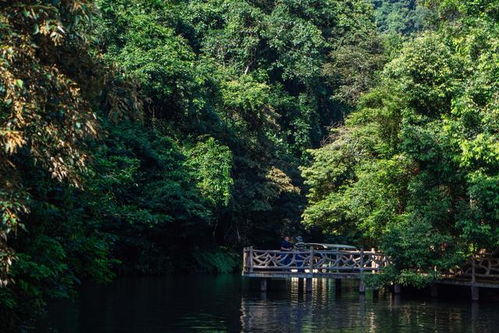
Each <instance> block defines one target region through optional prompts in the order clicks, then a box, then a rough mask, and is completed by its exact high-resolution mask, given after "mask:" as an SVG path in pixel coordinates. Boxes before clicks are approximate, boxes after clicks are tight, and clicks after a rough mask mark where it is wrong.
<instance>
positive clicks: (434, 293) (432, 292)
mask: <svg viewBox="0 0 499 333" xmlns="http://www.w3.org/2000/svg"><path fill="white" fill-rule="evenodd" d="M430 295H431V297H438V287H437V285H436V284H432V285H431V286H430Z"/></svg>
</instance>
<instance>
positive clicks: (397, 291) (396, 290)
mask: <svg viewBox="0 0 499 333" xmlns="http://www.w3.org/2000/svg"><path fill="white" fill-rule="evenodd" d="M393 293H394V294H395V295H399V294H400V284H394V285H393Z"/></svg>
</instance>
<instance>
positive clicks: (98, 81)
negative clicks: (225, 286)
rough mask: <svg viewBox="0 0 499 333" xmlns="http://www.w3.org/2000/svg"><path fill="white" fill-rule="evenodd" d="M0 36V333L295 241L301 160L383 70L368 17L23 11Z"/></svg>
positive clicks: (100, 8)
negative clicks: (82, 288) (110, 286)
mask: <svg viewBox="0 0 499 333" xmlns="http://www.w3.org/2000/svg"><path fill="white" fill-rule="evenodd" d="M0 32H1V33H0V36H1V37H0V38H1V46H0V50H1V53H0V56H1V58H0V60H1V63H0V66H1V67H0V70H1V73H2V75H1V81H0V95H1V97H2V98H1V102H0V103H1V104H0V112H1V113H0V135H1V136H0V144H1V148H2V149H1V153H0V154H1V155H0V168H1V172H2V177H1V179H0V181H1V183H0V213H1V214H2V222H1V225H0V236H1V237H0V247H1V248H0V255H1V257H0V265H1V266H0V267H1V273H2V275H1V281H2V284H3V285H5V284H6V287H4V288H1V289H0V306H1V307H2V314H1V317H2V318H1V319H2V320H0V322H1V323H2V326H3V327H8V326H9V325H14V323H16V322H17V321H18V319H19V320H24V319H26V318H29V317H32V316H33V314H34V313H36V310H41V309H42V308H43V305H44V302H45V301H46V300H47V299H48V298H50V297H60V296H68V295H71V294H73V293H74V291H75V287H76V286H77V285H78V284H79V283H80V282H81V281H82V280H88V279H94V280H97V281H109V280H110V279H112V278H113V276H114V275H116V274H162V273H165V272H170V271H174V270H189V271H197V270H211V271H220V272H226V271H231V270H233V269H234V268H235V267H237V265H238V264H239V259H238V256H237V255H234V250H237V249H239V248H240V247H241V246H243V245H247V244H255V245H259V246H272V247H273V246H275V244H276V243H277V242H278V240H279V236H280V234H281V233H282V232H293V233H296V232H302V229H303V228H302V226H301V225H300V223H299V222H300V215H301V212H302V210H303V207H304V205H305V198H304V191H303V186H302V180H301V176H300V172H299V169H298V167H299V165H300V164H302V163H303V162H305V161H306V159H307V156H306V154H304V151H305V150H306V149H308V148H314V147H318V146H319V145H320V143H321V139H322V138H323V137H324V135H325V134H326V133H327V130H326V128H327V126H329V125H330V124H331V123H333V122H338V121H341V120H342V119H343V115H344V114H345V113H347V112H348V111H349V110H350V109H351V108H352V107H354V105H355V103H356V102H357V100H358V98H359V96H360V95H361V94H362V93H363V92H365V91H367V90H368V89H369V88H370V87H371V86H372V85H373V83H374V81H375V75H374V72H375V71H376V70H377V69H380V68H381V67H382V65H383V62H384V61H385V57H384V56H383V47H382V45H383V42H382V40H381V38H379V37H378V35H377V33H376V30H375V23H374V18H373V11H372V8H371V6H370V5H369V4H368V3H366V2H364V1H363V0H348V1H337V0H327V1H323V0H321V1H317V0H307V1H272V0H268V1H261V0H259V1H257V0H238V1H231V0H210V1H197V0H196V1H195V0H193V1H155V0H132V1H129V0H127V1H124V0H96V1H88V0H85V1H82V0H71V1H44V0H23V1H17V2H2V3H1V4H0ZM34 311H35V312H34ZM13 314H15V315H16V316H17V317H16V316H14V315H13ZM3 318H6V319H5V320H4V319H3ZM7 318H8V319H7Z"/></svg>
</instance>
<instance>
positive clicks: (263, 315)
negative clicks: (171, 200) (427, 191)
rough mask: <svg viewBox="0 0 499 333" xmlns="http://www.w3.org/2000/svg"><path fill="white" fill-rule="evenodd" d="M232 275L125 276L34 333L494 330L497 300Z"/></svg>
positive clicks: (61, 309)
mask: <svg viewBox="0 0 499 333" xmlns="http://www.w3.org/2000/svg"><path fill="white" fill-rule="evenodd" d="M255 282H256V281H245V280H243V279H242V278H241V277H239V276H234V275H222V276H201V275H191V276H174V277H162V278H127V279H120V280H118V281H115V282H114V283H112V284H110V285H107V286H102V285H85V286H84V287H83V288H82V290H81V294H80V298H79V299H78V300H77V301H76V302H69V301H66V302H57V303H54V304H51V305H50V309H49V314H48V317H47V318H46V319H45V320H44V321H43V322H42V323H40V324H39V327H38V330H39V331H40V332H92V333H94V332H96V333H98V332H120V333H121V332H122V333H125V332H147V333H149V332H151V333H155V332H158V333H159V332H162V333H164V332H381V333H392V332H393V333H395V332H499V303H496V302H494V301H488V302H482V303H479V304H476V303H475V304H472V303H470V302H469V301H468V300H467V299H466V298H458V299H457V300H448V299H444V300H442V299H439V300H432V299H430V298H428V297H423V296H421V297H417V295H405V294H402V296H397V297H393V296H392V295H391V294H390V293H388V292H381V293H380V294H379V296H378V297H374V296H373V295H372V293H370V292H368V293H367V294H366V295H365V296H361V295H359V293H358V292H357V289H356V288H357V285H356V282H355V281H349V282H344V283H343V286H342V289H341V292H340V293H337V292H336V291H335V288H334V281H330V280H314V286H313V292H312V293H311V294H304V293H303V292H302V290H301V289H300V290H299V288H298V287H299V286H298V281H297V280H295V281H287V282H286V281H272V283H271V284H270V285H269V288H270V290H269V291H268V292H267V293H266V294H265V293H260V291H258V289H257V288H256V287H257V285H256V284H255Z"/></svg>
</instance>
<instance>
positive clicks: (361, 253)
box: [360, 248, 364, 275]
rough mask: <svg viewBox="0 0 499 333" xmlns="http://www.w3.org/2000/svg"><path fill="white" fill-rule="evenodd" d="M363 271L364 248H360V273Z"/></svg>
mask: <svg viewBox="0 0 499 333" xmlns="http://www.w3.org/2000/svg"><path fill="white" fill-rule="evenodd" d="M363 271H364V249H363V248H361V249H360V274H361V275H362V272H363Z"/></svg>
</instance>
